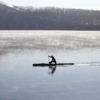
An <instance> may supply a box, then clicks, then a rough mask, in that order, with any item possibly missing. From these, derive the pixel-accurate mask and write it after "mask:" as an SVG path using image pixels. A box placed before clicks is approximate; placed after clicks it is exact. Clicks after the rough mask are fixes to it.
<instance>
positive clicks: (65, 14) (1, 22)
mask: <svg viewBox="0 0 100 100" xmlns="http://www.w3.org/2000/svg"><path fill="white" fill-rule="evenodd" d="M0 30H100V11H98V10H82V9H65V8H55V7H44V8H34V7H31V6H30V7H20V6H13V7H9V6H7V5H6V4H4V3H0Z"/></svg>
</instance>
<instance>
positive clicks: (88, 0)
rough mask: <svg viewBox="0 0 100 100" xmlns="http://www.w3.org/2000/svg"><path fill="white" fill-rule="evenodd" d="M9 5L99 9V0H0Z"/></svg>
mask: <svg viewBox="0 0 100 100" xmlns="http://www.w3.org/2000/svg"><path fill="white" fill-rule="evenodd" d="M0 1H1V2H4V3H6V4H7V5H9V6H12V5H17V6H33V7H61V8H75V9H94V10H100V0H0Z"/></svg>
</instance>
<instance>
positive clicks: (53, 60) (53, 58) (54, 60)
mask: <svg viewBox="0 0 100 100" xmlns="http://www.w3.org/2000/svg"><path fill="white" fill-rule="evenodd" d="M48 57H50V58H52V60H51V61H50V62H49V64H51V63H53V62H54V63H55V64H56V59H55V57H54V56H52V55H51V56H48Z"/></svg>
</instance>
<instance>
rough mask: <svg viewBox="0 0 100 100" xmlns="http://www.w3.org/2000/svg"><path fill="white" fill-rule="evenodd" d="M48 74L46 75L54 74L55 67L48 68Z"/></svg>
mask: <svg viewBox="0 0 100 100" xmlns="http://www.w3.org/2000/svg"><path fill="white" fill-rule="evenodd" d="M49 69H50V70H49V72H48V74H51V75H53V74H54V73H55V71H56V66H49Z"/></svg>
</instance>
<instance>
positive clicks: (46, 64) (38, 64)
mask: <svg viewBox="0 0 100 100" xmlns="http://www.w3.org/2000/svg"><path fill="white" fill-rule="evenodd" d="M58 65H74V63H57V64H49V63H37V64H33V66H58Z"/></svg>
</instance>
